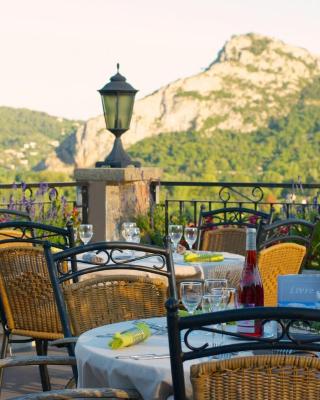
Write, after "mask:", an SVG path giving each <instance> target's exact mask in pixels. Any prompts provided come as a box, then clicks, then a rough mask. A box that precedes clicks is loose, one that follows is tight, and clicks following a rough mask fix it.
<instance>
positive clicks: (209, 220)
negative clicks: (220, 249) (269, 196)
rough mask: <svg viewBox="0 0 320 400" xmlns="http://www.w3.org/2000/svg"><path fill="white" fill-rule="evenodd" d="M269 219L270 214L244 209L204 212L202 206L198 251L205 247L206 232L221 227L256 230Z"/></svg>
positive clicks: (227, 208)
mask: <svg viewBox="0 0 320 400" xmlns="http://www.w3.org/2000/svg"><path fill="white" fill-rule="evenodd" d="M271 219H272V214H271V213H270V214H268V213H265V212H262V211H258V210H255V209H250V208H245V207H225V208H219V209H216V210H210V211H206V210H205V207H204V206H202V207H201V210H200V215H199V223H198V241H197V247H198V250H199V249H203V247H204V246H205V242H204V241H205V234H206V232H208V231H211V230H215V229H217V228H222V227H225V228H242V229H244V228H245V227H251V228H257V229H258V228H259V226H260V225H259V224H260V221H264V222H265V223H266V224H269V223H270V221H271ZM238 248H239V245H238V244H237V245H236V247H235V249H238ZM231 252H232V251H231ZM238 254H239V253H238Z"/></svg>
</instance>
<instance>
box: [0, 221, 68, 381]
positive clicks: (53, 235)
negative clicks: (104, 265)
mask: <svg viewBox="0 0 320 400" xmlns="http://www.w3.org/2000/svg"><path fill="white" fill-rule="evenodd" d="M44 241H50V242H52V246H54V248H55V249H56V250H63V249H66V248H69V247H73V246H74V233H73V227H72V225H71V224H69V225H68V226H67V227H66V228H59V227H55V226H51V225H46V224H40V223H36V222H31V221H28V220H27V219H25V220H21V221H18V220H14V221H8V222H2V223H0V250H1V257H0V275H2V276H4V274H6V276H7V277H10V279H11V283H10V285H12V287H13V286H14V285H15V283H13V282H14V278H16V279H17V285H21V286H22V288H25V290H30V299H29V300H30V301H32V300H33V295H32V290H33V287H32V286H30V285H31V284H41V279H38V278H37V277H38V276H39V274H40V275H41V276H42V274H47V276H48V273H47V269H46V262H45V260H44V257H43V248H42V244H43V242H44ZM36 246H38V248H39V246H40V250H39V251H32V249H34V250H36V248H37V247H36ZM10 247H11V248H12V251H8V252H5V251H2V250H4V249H8V248H10ZM18 247H21V250H18V249H17V248H18ZM28 247H29V249H30V252H27V251H26V250H25V249H26V248H28ZM29 261H30V269H29V270H28V263H29ZM11 264H12V265H15V266H16V268H19V266H20V267H21V271H24V272H23V274H20V275H19V276H16V277H15V276H14V274H13V273H11V272H10V269H11V267H10V265H11ZM31 266H33V267H31ZM65 267H66V266H65ZM75 267H76V264H75V260H72V261H71V268H72V269H75ZM37 268H38V270H37ZM39 271H41V272H39ZM34 273H35V276H32V278H30V279H31V280H29V275H33V274H34ZM37 280H38V282H36V281H37ZM5 282H6V281H5V280H4V278H3V279H2V286H1V290H0V299H1V302H0V314H1V323H2V327H3V332H4V333H3V339H2V347H1V358H4V357H6V355H7V350H8V346H9V344H10V343H15V342H21V341H22V342H23V341H25V342H26V341H30V338H29V337H31V340H33V339H35V340H36V350H37V353H38V355H45V354H46V353H47V347H48V340H53V339H56V338H58V337H61V336H63V335H62V331H61V327H59V329H57V325H56V324H57V322H58V324H60V320H59V317H57V315H56V311H55V312H54V313H53V314H51V311H52V309H51V307H52V304H53V305H54V308H55V302H54V296H53V293H52V290H51V292H50V290H49V291H48V290H47V287H48V286H49V287H50V279H49V278H48V279H47V280H44V281H43V285H44V286H41V285H40V286H41V287H38V292H37V293H38V294H39V298H40V297H41V291H43V293H44V295H43V298H47V297H49V298H50V297H51V300H50V301H49V303H48V304H49V305H48V307H46V306H44V305H42V307H40V308H38V307H37V305H36V302H35V303H34V306H33V308H31V309H28V308H26V310H29V311H30V310H32V309H34V310H35V312H36V314H35V315H36V318H35V320H34V321H32V323H33V325H32V328H30V329H29V328H28V326H24V325H23V323H22V321H20V322H17V320H16V319H15V318H18V319H19V318H20V316H19V315H22V317H23V318H26V316H25V315H24V314H27V312H26V310H24V309H23V308H19V301H21V299H22V297H21V296H19V293H17V296H14V298H13V300H12V298H11V297H10V296H11V294H10V293H9V292H8V293H7V294H4V293H5V292H6V290H7V288H6V287H5V286H4V285H5ZM46 285H47V286H46ZM50 293H51V294H50ZM3 295H4V297H3ZM5 301H7V305H6V307H4V304H3V303H4V302H5ZM23 304H24V303H23V302H22V303H21V305H23ZM11 307H14V308H12V309H11V311H9V308H11ZM40 309H41V312H42V310H43V309H45V314H46V316H48V318H49V315H48V314H47V313H49V314H50V318H49V319H48V320H46V318H42V317H41V318H40V320H41V323H43V325H42V327H40V320H38V317H37V313H39V312H40ZM6 310H7V311H9V315H7V311H6ZM16 312H18V314H17V315H16ZM19 313H20V314H19ZM45 314H43V316H44V315H45ZM51 317H52V319H51ZM29 318H30V319H32V318H33V315H31V314H30V313H29ZM23 321H24V320H23ZM36 323H38V324H39V325H37V328H36V329H34V326H35V325H34V324H36ZM49 326H50V328H49ZM59 326H60V325H59ZM51 329H52V330H51ZM17 330H18V331H19V333H18V332H17ZM47 330H48V332H46V331H47ZM28 331H31V334H30V335H28V333H27V332H28ZM41 332H42V333H43V332H46V333H45V334H44V335H42V333H41ZM34 333H37V334H36V335H34ZM14 334H15V335H20V336H25V337H28V339H27V338H26V339H22V340H20V339H12V335H14ZM41 369H42V371H41V379H42V383H43V387H44V388H50V383H49V378H48V374H47V372H46V371H45V368H43V367H41ZM1 382H2V371H0V385H1Z"/></svg>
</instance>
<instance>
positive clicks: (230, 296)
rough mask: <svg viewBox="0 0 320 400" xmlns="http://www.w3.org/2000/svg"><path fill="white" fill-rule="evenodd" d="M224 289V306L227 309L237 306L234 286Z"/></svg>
mask: <svg viewBox="0 0 320 400" xmlns="http://www.w3.org/2000/svg"><path fill="white" fill-rule="evenodd" d="M223 291H225V307H226V308H227V309H228V310H234V309H235V308H238V294H237V289H235V288H226V289H223Z"/></svg>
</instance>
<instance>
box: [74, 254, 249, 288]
mask: <svg viewBox="0 0 320 400" xmlns="http://www.w3.org/2000/svg"><path fill="white" fill-rule="evenodd" d="M221 254H223V256H224V260H223V261H218V262H205V263H199V262H197V263H184V262H183V256H181V255H175V256H174V267H175V274H176V279H177V281H181V280H183V279H195V278H200V279H208V278H209V279H210V278H211V279H217V278H226V279H228V285H229V286H230V287H237V286H238V283H239V280H240V277H241V272H242V269H243V264H244V257H243V256H241V255H238V254H232V253H226V252H224V253H221ZM153 258H155V257H153ZM153 261H154V260H152V259H145V260H142V261H140V263H141V264H143V265H146V266H148V265H149V266H151V265H152V262H153ZM85 267H86V265H85V264H82V263H81V262H80V263H78V268H79V269H82V268H85ZM118 274H119V271H117V270H116V269H115V270H111V271H97V272H94V273H90V274H88V275H87V276H85V278H95V277H98V276H101V275H118ZM121 274H124V275H126V274H127V275H143V276H151V277H152V276H156V277H159V275H156V274H154V275H153V274H152V273H148V272H147V273H146V272H141V271H137V270H133V269H131V270H130V269H128V270H126V271H123V270H122V271H121Z"/></svg>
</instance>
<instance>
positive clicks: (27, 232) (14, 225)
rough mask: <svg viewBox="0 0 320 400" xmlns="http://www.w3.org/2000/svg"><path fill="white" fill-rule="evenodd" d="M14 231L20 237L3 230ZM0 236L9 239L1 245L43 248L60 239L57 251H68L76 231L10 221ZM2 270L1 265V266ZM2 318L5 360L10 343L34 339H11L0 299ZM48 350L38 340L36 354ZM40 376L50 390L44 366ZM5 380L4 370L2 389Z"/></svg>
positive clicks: (0, 225)
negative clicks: (14, 244) (30, 245)
mask: <svg viewBox="0 0 320 400" xmlns="http://www.w3.org/2000/svg"><path fill="white" fill-rule="evenodd" d="M6 229H7V230H14V231H15V232H18V233H19V235H20V236H18V237H16V236H11V235H10V233H2V232H1V230H6ZM0 235H2V236H5V237H7V239H0V245H2V244H5V243H10V244H12V243H32V245H34V246H36V245H38V246H43V243H44V241H50V240H52V239H54V238H60V239H61V240H62V241H61V242H60V243H59V242H55V243H52V246H54V247H55V248H57V249H61V250H63V249H66V248H69V247H74V244H75V242H74V231H73V226H72V224H71V223H69V224H67V227H66V228H59V227H55V226H51V225H45V224H41V223H37V222H32V221H8V222H2V223H0ZM0 268H1V265H0ZM71 268H72V270H75V269H76V260H75V259H72V260H71ZM0 318H1V324H2V328H3V339H2V345H1V354H0V357H1V358H5V357H6V354H7V351H8V346H9V344H10V343H26V342H30V341H32V340H33V339H32V338H31V339H11V332H10V330H9V329H8V327H7V319H6V315H5V312H4V309H3V306H2V302H1V299H0ZM47 350H48V341H46V340H40V339H37V340H36V352H37V354H38V355H46V354H47ZM40 375H41V381H42V385H43V388H44V389H45V390H49V389H50V381H49V376H48V373H47V371H46V368H45V367H44V366H41V367H40ZM2 378H3V370H1V371H0V387H1V383H2Z"/></svg>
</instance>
